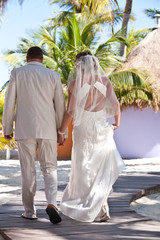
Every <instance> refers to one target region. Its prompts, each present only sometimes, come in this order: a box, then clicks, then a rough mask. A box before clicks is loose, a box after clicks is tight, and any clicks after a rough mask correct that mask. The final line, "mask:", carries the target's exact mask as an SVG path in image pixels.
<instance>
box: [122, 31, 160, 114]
mask: <svg viewBox="0 0 160 240" xmlns="http://www.w3.org/2000/svg"><path fill="white" fill-rule="evenodd" d="M131 68H135V69H143V70H146V72H148V73H149V79H148V81H149V82H150V83H152V86H153V87H154V90H155V93H158V94H157V96H158V95H159V97H158V98H156V99H157V100H156V103H155V106H154V107H153V109H154V110H155V111H157V110H160V28H157V29H154V30H153V31H152V32H150V33H149V34H148V35H147V36H146V37H145V38H144V39H143V40H142V41H141V42H140V43H139V44H138V45H137V46H136V47H135V48H134V49H133V50H132V51H131V52H130V53H129V54H128V56H127V61H126V62H125V64H124V65H123V67H122V69H123V70H127V69H131ZM152 106H153V105H152Z"/></svg>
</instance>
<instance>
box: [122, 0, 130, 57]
mask: <svg viewBox="0 0 160 240" xmlns="http://www.w3.org/2000/svg"><path fill="white" fill-rule="evenodd" d="M131 10H132V0H126V5H125V10H124V15H123V22H122V30H121V35H122V36H123V37H127V26H128V21H129V19H130V15H131ZM120 56H123V57H126V47H125V45H124V44H121V45H120Z"/></svg>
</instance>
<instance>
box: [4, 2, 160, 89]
mask: <svg viewBox="0 0 160 240" xmlns="http://www.w3.org/2000/svg"><path fill="white" fill-rule="evenodd" d="M125 2H126V0H118V3H119V6H120V7H121V8H122V9H124V6H125ZM146 8H151V9H154V8H155V9H157V10H160V0H133V6H132V12H133V14H134V17H135V19H136V20H135V22H130V23H129V29H131V28H133V27H134V30H135V31H136V30H140V29H144V28H152V27H154V26H155V20H152V19H150V18H148V17H147V16H146V15H145V14H144V9H146ZM58 10H59V8H58V6H53V5H49V1H48V0H34V1H33V0H24V3H23V4H22V6H20V5H19V3H18V0H10V1H9V3H8V5H7V8H6V10H5V13H4V17H3V19H2V22H1V24H0V88H1V87H2V86H3V84H4V83H5V82H6V81H7V80H8V79H9V75H10V71H11V69H12V67H11V66H9V65H8V64H7V63H6V62H4V60H3V57H2V56H1V54H2V52H4V51H6V50H8V49H10V50H11V49H16V46H17V45H18V44H19V43H20V39H21V38H24V37H26V38H29V35H28V32H29V31H30V30H34V29H35V30H37V29H38V28H39V27H40V26H41V25H44V20H46V19H49V18H51V17H53V16H54V15H55V12H56V11H58ZM120 27H121V24H120V26H119V29H120ZM102 35H103V38H101V41H102V42H105V39H106V38H107V31H105V32H103V33H102Z"/></svg>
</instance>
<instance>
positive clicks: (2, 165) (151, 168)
mask: <svg viewBox="0 0 160 240" xmlns="http://www.w3.org/2000/svg"><path fill="white" fill-rule="evenodd" d="M124 161H125V164H126V168H125V170H124V171H123V173H122V174H133V175H136V174H139V173H141V174H146V173H150V174H151V173H154V174H160V158H150V159H133V160H124ZM70 168H71V161H58V184H59V185H64V184H66V183H67V182H68V179H69V173H70ZM36 169H37V190H40V189H44V184H43V178H42V174H41V170H40V167H39V163H38V162H36ZM157 184H159V183H157ZM19 194H21V172H20V165H19V160H15V159H14V160H13V159H10V160H0V204H4V203H6V202H8V201H9V200H10V199H11V198H13V197H14V198H15V197H16V195H19ZM131 208H132V209H134V210H135V211H136V212H137V213H138V214H141V215H143V216H147V217H150V218H153V219H156V220H158V221H160V193H156V194H152V195H148V196H145V197H142V198H140V199H138V200H136V201H134V202H132V204H131Z"/></svg>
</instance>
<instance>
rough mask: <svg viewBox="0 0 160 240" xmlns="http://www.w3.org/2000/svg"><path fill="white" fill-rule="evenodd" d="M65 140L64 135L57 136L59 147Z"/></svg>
mask: <svg viewBox="0 0 160 240" xmlns="http://www.w3.org/2000/svg"><path fill="white" fill-rule="evenodd" d="M65 141H66V139H65V138H64V134H61V133H58V135H57V142H58V143H59V146H64V144H65Z"/></svg>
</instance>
